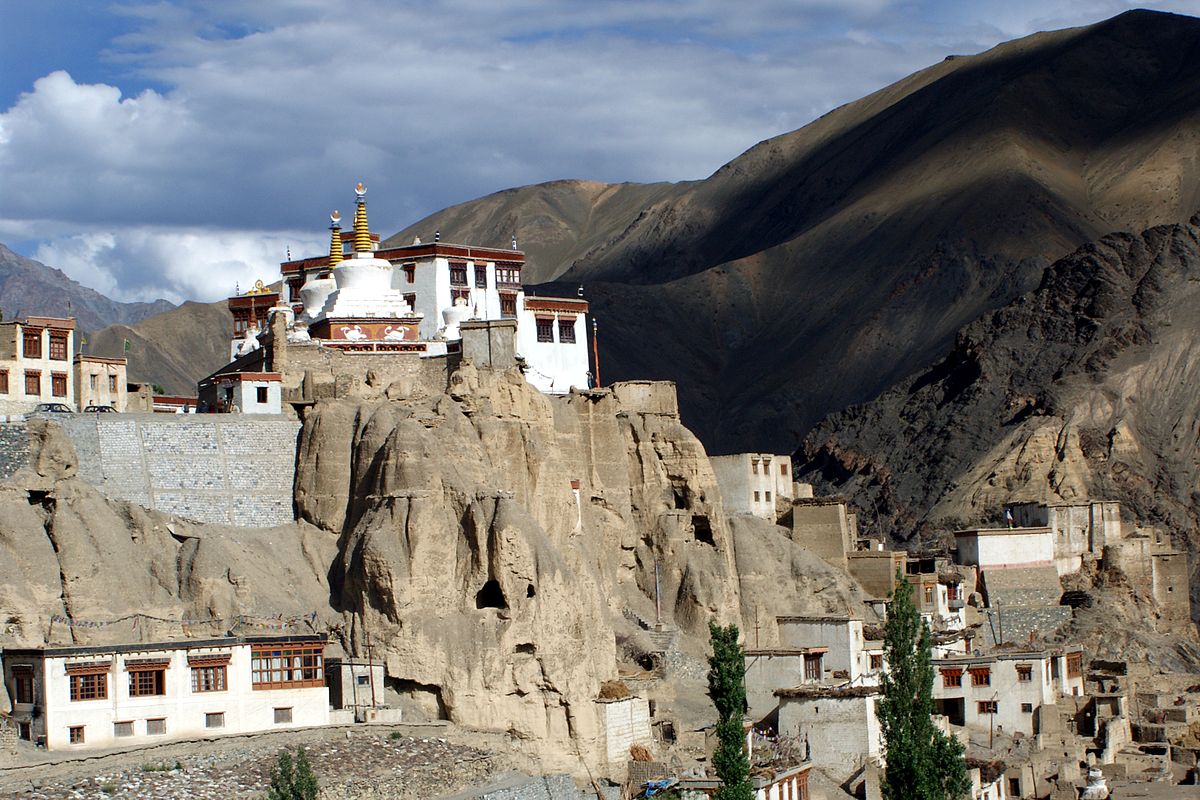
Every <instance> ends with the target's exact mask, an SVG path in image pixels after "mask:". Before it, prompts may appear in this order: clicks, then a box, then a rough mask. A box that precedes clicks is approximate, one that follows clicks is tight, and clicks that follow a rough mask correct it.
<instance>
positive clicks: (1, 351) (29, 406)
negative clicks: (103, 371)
mask: <svg viewBox="0 0 1200 800" xmlns="http://www.w3.org/2000/svg"><path fill="white" fill-rule="evenodd" d="M74 352H75V320H74V319H68V318H62V317H25V318H24V319H18V320H9V321H7V322H0V414H3V415H8V414H26V413H28V412H30V411H33V410H34V408H35V407H37V405H38V404H39V403H62V404H64V405H66V406H69V407H70V406H74V403H75V378H74V376H73V374H72V369H71V356H72V354H73V353H74Z"/></svg>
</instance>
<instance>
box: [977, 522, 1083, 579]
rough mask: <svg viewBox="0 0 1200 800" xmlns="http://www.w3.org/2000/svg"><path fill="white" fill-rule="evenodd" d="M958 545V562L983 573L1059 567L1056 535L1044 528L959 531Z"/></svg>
mask: <svg viewBox="0 0 1200 800" xmlns="http://www.w3.org/2000/svg"><path fill="white" fill-rule="evenodd" d="M954 541H955V544H956V545H957V548H958V556H957V558H956V559H955V560H956V561H957V562H958V563H959V564H963V565H966V566H972V567H978V568H979V569H981V570H985V569H998V568H1029V567H1047V566H1053V565H1054V564H1055V558H1054V532H1053V531H1051V530H1050V529H1049V528H1047V527H1044V526H1043V527H1037V528H975V529H972V530H965V531H955V532H954ZM1059 574H1060V575H1061V574H1062V573H1061V572H1060V573H1059Z"/></svg>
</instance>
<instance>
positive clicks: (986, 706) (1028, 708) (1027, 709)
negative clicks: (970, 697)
mask: <svg viewBox="0 0 1200 800" xmlns="http://www.w3.org/2000/svg"><path fill="white" fill-rule="evenodd" d="M975 708H976V709H977V710H978V712H979V713H980V714H999V713H1000V704H999V703H998V702H997V701H995V700H980V701H979V702H977V703H976V704H975ZM1021 711H1022V713H1025V714H1032V713H1033V703H1021Z"/></svg>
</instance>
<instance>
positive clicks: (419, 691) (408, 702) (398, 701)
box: [384, 676, 450, 722]
mask: <svg viewBox="0 0 1200 800" xmlns="http://www.w3.org/2000/svg"><path fill="white" fill-rule="evenodd" d="M384 699H385V700H386V702H387V703H388V705H390V706H392V707H394V708H399V709H401V710H402V711H403V715H404V718H405V719H406V720H411V721H413V722H428V721H430V720H435V719H450V710H449V709H448V708H446V701H445V699H444V697H443V696H442V687H441V686H438V685H436V684H429V683H421V682H419V681H414V680H409V679H407V678H394V677H391V676H388V677H386V678H384Z"/></svg>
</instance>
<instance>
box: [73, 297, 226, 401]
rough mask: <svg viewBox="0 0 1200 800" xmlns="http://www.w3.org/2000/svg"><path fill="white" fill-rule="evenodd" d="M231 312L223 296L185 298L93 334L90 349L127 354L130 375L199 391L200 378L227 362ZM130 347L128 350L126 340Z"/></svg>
mask: <svg viewBox="0 0 1200 800" xmlns="http://www.w3.org/2000/svg"><path fill="white" fill-rule="evenodd" d="M232 330H233V315H232V314H230V313H229V308H228V306H227V305H226V304H225V301H223V300H222V301H220V302H217V303H184V304H183V305H181V306H179V307H178V308H174V309H172V310H170V311H167V312H165V313H163V314H157V315H155V316H153V317H150V318H149V319H145V320H143V321H142V322H139V323H138V324H136V325H113V326H111V327H108V328H105V329H104V330H102V331H100V332H98V333H96V334H94V335H92V337H91V340H90V344H89V346H88V352H89V353H92V354H93V355H98V356H112V357H118V356H121V355H124V356H125V357H127V358H128V359H129V378H130V380H135V381H144V382H148V383H156V384H158V385H160V386H162V387H163V389H165V390H166V392H167V394H175V395H187V396H191V395H195V394H196V382H197V381H198V380H199V379H200V378H203V377H204V376H205V375H210V374H212V373H213V372H214V371H215V370H216V369H218V368H219V367H221V366H223V365H225V364H227V363H229V334H230V331H232ZM126 340H128V341H129V350H128V351H126V350H125V341H126Z"/></svg>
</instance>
